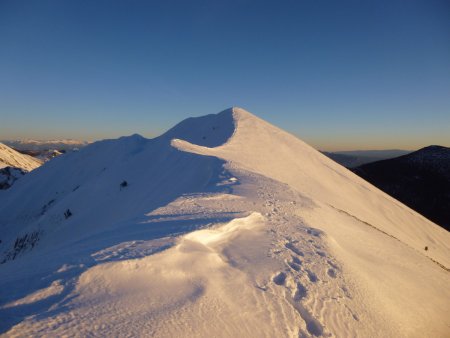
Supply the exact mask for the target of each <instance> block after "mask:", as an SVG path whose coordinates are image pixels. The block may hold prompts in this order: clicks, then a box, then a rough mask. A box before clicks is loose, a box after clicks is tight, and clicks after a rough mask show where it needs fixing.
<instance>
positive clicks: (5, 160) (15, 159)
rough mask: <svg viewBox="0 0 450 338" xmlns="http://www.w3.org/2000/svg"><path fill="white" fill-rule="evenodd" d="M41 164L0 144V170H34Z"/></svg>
mask: <svg viewBox="0 0 450 338" xmlns="http://www.w3.org/2000/svg"><path fill="white" fill-rule="evenodd" d="M41 164H42V162H41V161H39V160H38V159H36V158H34V157H31V156H28V155H24V154H21V153H19V152H17V151H15V150H14V149H11V148H10V147H8V146H5V145H4V144H2V143H0V168H4V167H15V168H20V169H23V170H26V171H30V170H33V169H36V168H37V167H39V166H40V165H41Z"/></svg>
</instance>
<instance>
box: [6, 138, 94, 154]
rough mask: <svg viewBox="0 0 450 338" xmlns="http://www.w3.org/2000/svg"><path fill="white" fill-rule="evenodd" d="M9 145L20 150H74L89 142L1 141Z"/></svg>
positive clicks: (66, 140) (68, 140)
mask: <svg viewBox="0 0 450 338" xmlns="http://www.w3.org/2000/svg"><path fill="white" fill-rule="evenodd" d="M0 142H2V143H3V144H6V145H7V146H9V147H11V148H14V149H16V150H18V151H47V150H49V149H56V150H59V151H61V150H73V149H76V148H82V147H84V146H86V145H88V144H89V142H86V141H79V140H71V139H64V140H44V141H42V140H3V141H0Z"/></svg>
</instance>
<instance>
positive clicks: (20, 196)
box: [0, 108, 450, 337]
mask: <svg viewBox="0 0 450 338" xmlns="http://www.w3.org/2000/svg"><path fill="white" fill-rule="evenodd" d="M0 226H1V232H0V233H1V238H0V240H1V242H0V252H1V256H0V262H2V263H3V264H0V276H1V277H0V302H1V303H0V317H1V318H3V319H4V320H2V321H1V324H0V332H3V333H5V334H6V335H8V336H9V335H11V336H14V335H19V336H21V335H22V336H30V335H36V334H42V335H45V334H47V335H56V336H62V335H82V336H88V335H101V336H122V335H131V336H158V337H164V336H168V337H173V336H191V337H194V336H195V337H202V336H205V337H206V336H217V337H219V336H226V337H233V336H248V337H261V336H280V337H311V336H315V337H318V336H324V337H327V336H338V337H341V336H391V337H394V336H395V337H400V336H405V337H406V336H408V337H412V336H417V337H422V336H425V335H426V336H434V337H439V336H441V337H444V336H448V334H449V325H450V322H449V319H448V312H449V311H450V304H449V302H448V299H450V287H449V285H450V284H449V271H448V268H449V267H450V234H449V233H448V232H447V231H445V230H444V229H442V228H440V227H438V226H437V225H435V224H434V223H432V222H430V221H428V220H426V219H425V218H423V217H422V216H420V215H418V214H417V213H415V212H414V211H412V210H411V209H409V208H408V207H406V206H404V205H403V204H401V203H400V202H398V201H396V200H395V199H393V198H391V197H389V196H388V195H386V194H385V193H383V192H381V191H380V190H378V189H377V188H375V187H373V186H372V185H370V184H369V183H367V182H366V181H364V180H363V179H361V178H359V177H358V176H356V175H355V174H353V173H352V172H350V171H349V170H347V169H345V168H343V167H341V166H340V165H338V164H336V163H335V162H333V161H332V160H330V159H328V158H327V157H326V156H324V155H322V154H321V153H320V152H318V151H316V150H315V149H313V148H312V147H310V146H308V145H307V144H305V143H304V142H303V141H301V140H299V139H298V138H296V137H295V136H293V135H291V134H289V133H287V132H285V131H283V130H281V129H279V128H277V127H275V126H273V125H271V124H269V123H267V122H265V121H263V120H261V119H260V118H258V117H256V116H255V115H253V114H251V113H249V112H247V111H245V110H244V109H241V108H231V109H227V110H225V111H223V112H221V113H219V114H215V115H207V116H203V117H198V118H189V119H187V120H184V121H182V122H181V123H179V124H178V125H176V126H175V127H173V128H172V129H170V130H169V131H167V132H166V133H165V134H163V135H161V136H159V137H157V138H154V139H145V138H143V137H141V136H139V135H132V136H129V137H122V138H119V139H117V140H105V141H100V142H96V143H93V144H90V145H87V146H86V147H84V148H82V149H81V150H80V151H78V152H72V153H69V154H66V155H65V156H63V157H58V158H55V159H54V160H52V161H50V162H49V163H47V164H46V165H45V166H43V167H41V168H40V169H38V170H35V171H33V172H31V173H30V174H29V175H27V176H25V177H24V178H22V179H21V180H20V181H18V182H17V184H15V185H14V186H13V187H12V188H11V189H9V190H7V191H0Z"/></svg>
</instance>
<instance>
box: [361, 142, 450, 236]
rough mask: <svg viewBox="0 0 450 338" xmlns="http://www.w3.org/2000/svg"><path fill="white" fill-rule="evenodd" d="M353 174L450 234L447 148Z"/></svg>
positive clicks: (417, 153) (449, 154)
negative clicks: (449, 231)
mask: <svg viewBox="0 0 450 338" xmlns="http://www.w3.org/2000/svg"><path fill="white" fill-rule="evenodd" d="M353 172H355V173H356V174H357V175H359V176H360V177H362V178H364V179H365V180H366V181H369V182H370V183H372V184H373V185H375V186H376V187H378V188H379V189H381V190H383V191H384V192H386V193H387V194H389V195H391V196H392V197H394V198H396V199H398V200H399V201H401V202H402V203H404V204H406V205H407V206H409V207H410V208H412V209H414V210H416V211H417V212H419V213H420V214H422V215H424V216H425V217H427V218H428V219H430V220H432V221H433V222H435V223H436V224H439V225H441V226H442V227H444V228H445V229H447V230H450V148H447V147H442V146H429V147H425V148H422V149H420V150H418V151H415V152H413V153H410V154H407V155H404V156H400V157H396V158H392V159H388V160H383V161H377V162H372V163H368V164H364V165H361V166H359V167H356V168H354V169H353Z"/></svg>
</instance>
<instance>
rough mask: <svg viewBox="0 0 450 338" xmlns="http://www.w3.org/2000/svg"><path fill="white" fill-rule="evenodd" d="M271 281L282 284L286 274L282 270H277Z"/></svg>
mask: <svg viewBox="0 0 450 338" xmlns="http://www.w3.org/2000/svg"><path fill="white" fill-rule="evenodd" d="M272 280H273V282H274V283H275V284H277V285H284V282H285V281H286V274H285V273H284V272H279V273H278V274H276V275H275V276H274V277H273V279H272Z"/></svg>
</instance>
